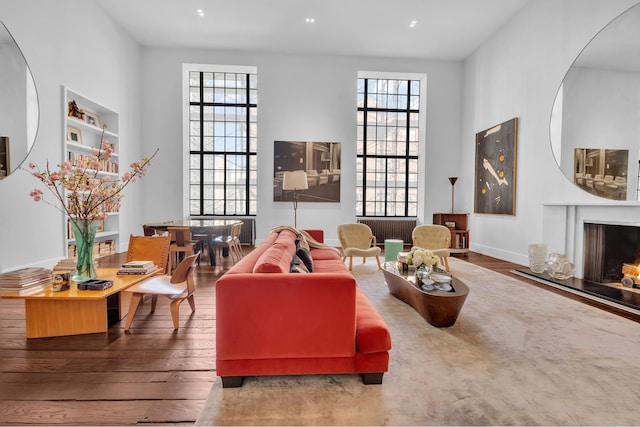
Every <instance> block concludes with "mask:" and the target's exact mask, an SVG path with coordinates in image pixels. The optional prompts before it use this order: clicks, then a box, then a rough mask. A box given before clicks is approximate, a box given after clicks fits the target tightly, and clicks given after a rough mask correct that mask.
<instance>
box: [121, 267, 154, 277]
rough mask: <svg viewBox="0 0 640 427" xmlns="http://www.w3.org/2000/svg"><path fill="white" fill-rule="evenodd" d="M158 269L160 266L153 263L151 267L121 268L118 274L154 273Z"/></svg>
mask: <svg viewBox="0 0 640 427" xmlns="http://www.w3.org/2000/svg"><path fill="white" fill-rule="evenodd" d="M157 269H158V267H157V266H156V265H152V266H151V267H148V268H130V267H129V268H120V269H119V270H118V274H119V275H123V274H149V273H153V272H154V271H156V270H157Z"/></svg>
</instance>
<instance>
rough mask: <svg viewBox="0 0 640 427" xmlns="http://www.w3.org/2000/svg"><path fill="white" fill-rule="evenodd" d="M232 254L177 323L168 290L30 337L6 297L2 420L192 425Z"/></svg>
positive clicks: (0, 365) (208, 378)
mask: <svg viewBox="0 0 640 427" xmlns="http://www.w3.org/2000/svg"><path fill="white" fill-rule="evenodd" d="M247 250H248V249H247V248H245V252H246V251H247ZM123 259H124V254H117V255H110V256H107V257H104V258H101V260H100V266H105V267H107V266H113V267H118V266H119V265H120V264H121V263H122V262H123ZM462 259H464V260H466V261H469V262H472V263H474V264H478V265H481V266H483V267H486V268H489V269H492V270H495V271H498V272H500V273H503V274H506V275H509V276H511V277H514V278H516V279H519V280H522V281H523V282H526V283H530V284H531V285H534V286H542V285H540V284H538V283H537V282H535V281H533V280H528V279H524V278H521V277H520V276H515V275H513V274H512V273H510V271H511V270H512V269H513V268H515V267H518V266H517V265H516V264H511V263H508V262H504V261H501V260H497V259H494V258H490V257H487V256H484V255H480V254H475V253H470V254H469V255H468V256H466V257H463V258H462ZM229 262H230V261H229V259H224V260H223V261H222V263H221V265H220V266H217V267H210V266H209V265H208V264H207V262H206V261H204V262H203V263H202V264H201V266H200V267H199V268H198V269H197V272H196V275H195V280H196V285H197V291H196V312H195V313H193V314H191V311H190V308H189V305H188V304H186V303H185V304H182V305H181V308H180V329H179V330H178V331H176V332H174V330H173V326H172V322H171V316H170V313H169V306H168V303H167V300H166V299H165V300H159V301H158V307H157V309H156V312H155V313H154V314H149V303H148V302H146V303H145V304H144V305H143V306H142V307H141V308H140V309H139V310H138V314H137V315H136V317H135V319H134V321H133V324H132V327H131V331H130V332H129V333H124V331H123V327H124V322H120V323H118V324H116V325H115V326H113V327H111V328H110V329H109V331H108V333H106V334H91V335H80V336H70V337H57V338H45V339H32V340H27V339H26V338H25V324H24V304H23V302H22V301H20V300H7V299H2V300H0V384H2V387H1V388H0V425H137V424H148V425H172V424H175V425H192V424H193V423H194V421H195V420H196V418H197V417H198V414H199V412H200V410H201V408H202V405H203V404H204V401H205V399H206V397H207V395H208V393H209V390H210V389H211V386H212V384H213V382H214V381H215V378H216V375H215V302H214V283H215V280H216V278H217V277H219V276H220V275H221V274H222V273H224V271H226V268H228V263H229ZM544 288H545V289H548V290H551V291H552V292H558V293H562V292H561V291H558V290H555V289H552V288H548V287H544ZM563 294H566V296H568V297H570V298H577V297H576V296H575V295H573V294H569V293H566V292H564V293H563ZM588 303H590V304H591V303H593V302H591V301H588ZM603 308H605V309H608V310H610V311H611V307H608V306H606V307H603ZM619 314H620V313H619ZM621 315H622V314H621ZM634 320H636V321H638V319H634Z"/></svg>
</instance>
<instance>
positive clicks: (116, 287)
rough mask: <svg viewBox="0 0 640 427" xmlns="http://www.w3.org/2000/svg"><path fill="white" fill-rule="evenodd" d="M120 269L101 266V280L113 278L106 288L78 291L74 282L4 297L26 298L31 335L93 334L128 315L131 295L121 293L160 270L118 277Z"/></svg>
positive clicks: (29, 336) (26, 316)
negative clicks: (58, 288) (61, 287)
mask: <svg viewBox="0 0 640 427" xmlns="http://www.w3.org/2000/svg"><path fill="white" fill-rule="evenodd" d="M117 271H118V269H117V268H98V269H96V272H97V274H98V278H99V279H105V280H113V286H112V287H110V288H108V289H105V290H103V291H89V290H78V285H77V284H75V283H71V287H70V289H69V290H67V291H62V292H53V290H52V289H51V285H49V286H47V287H46V288H45V289H42V290H41V291H38V292H34V293H31V294H25V295H19V294H18V293H15V294H11V293H3V294H2V298H17V299H23V300H24V307H25V318H26V329H27V334H26V335H27V338H43V337H56V336H64V335H78V334H92V333H97V332H106V331H107V329H108V328H109V327H110V326H112V325H113V324H115V323H116V322H118V321H120V320H121V319H122V318H123V317H124V316H126V314H127V311H128V309H129V302H130V300H131V295H130V293H129V292H121V291H123V290H126V289H127V288H128V287H130V286H132V285H134V284H136V283H138V282H140V281H142V280H144V279H146V278H147V277H149V276H152V275H154V274H157V273H150V274H147V275H134V274H131V275H122V276H118V275H117V274H116V273H117Z"/></svg>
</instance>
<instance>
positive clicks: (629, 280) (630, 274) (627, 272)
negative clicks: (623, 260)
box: [622, 264, 640, 288]
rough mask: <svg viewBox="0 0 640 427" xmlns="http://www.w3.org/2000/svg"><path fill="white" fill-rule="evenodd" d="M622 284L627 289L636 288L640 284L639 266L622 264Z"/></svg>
mask: <svg viewBox="0 0 640 427" xmlns="http://www.w3.org/2000/svg"><path fill="white" fill-rule="evenodd" d="M622 274H623V276H624V277H623V278H622V284H623V285H624V286H626V287H628V288H634V287H638V285H639V284H640V266H638V265H635V264H622Z"/></svg>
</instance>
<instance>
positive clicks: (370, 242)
mask: <svg viewBox="0 0 640 427" xmlns="http://www.w3.org/2000/svg"><path fill="white" fill-rule="evenodd" d="M338 239H339V240H340V245H341V246H342V253H343V257H342V260H343V261H344V260H346V259H347V257H349V270H351V269H352V268H353V257H354V256H358V257H362V262H366V260H367V257H376V262H377V263H378V268H381V266H380V258H378V257H379V255H380V252H381V249H380V248H379V247H377V246H376V243H377V242H376V236H374V235H373V233H372V232H371V228H369V226H368V225H366V224H360V223H356V224H341V225H339V226H338Z"/></svg>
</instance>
